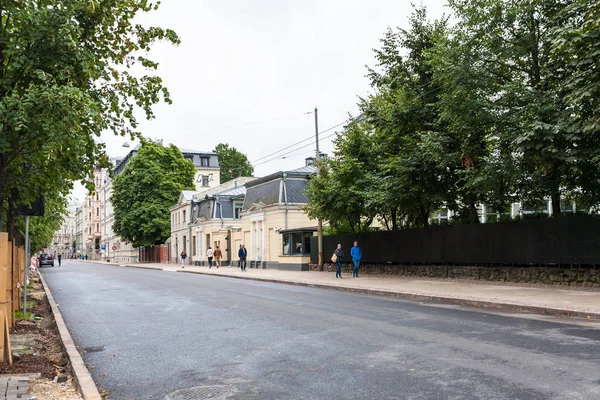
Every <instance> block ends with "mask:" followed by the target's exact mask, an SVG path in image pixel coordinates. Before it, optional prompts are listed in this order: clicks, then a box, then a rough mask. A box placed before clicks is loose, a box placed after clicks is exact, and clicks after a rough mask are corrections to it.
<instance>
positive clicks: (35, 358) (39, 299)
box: [0, 276, 81, 400]
mask: <svg viewBox="0 0 600 400" xmlns="http://www.w3.org/2000/svg"><path fill="white" fill-rule="evenodd" d="M32 280H33V285H32V286H33V289H32V291H31V295H30V296H28V301H31V302H32V304H31V311H32V314H33V320H30V321H18V322H17V324H16V326H15V327H14V328H11V329H10V334H11V347H13V348H14V349H15V350H13V363H12V364H11V365H0V374H33V373H39V374H41V376H42V379H39V380H36V381H35V382H33V383H32V384H31V385H30V390H31V391H32V393H31V394H32V395H34V396H35V397H36V399H37V400H55V399H61V400H62V399H65V400H72V399H77V400H79V399H81V397H80V396H79V394H77V390H76V386H75V384H74V383H73V382H72V378H71V377H70V376H69V378H68V380H67V382H63V383H58V382H55V381H54V379H55V378H56V377H57V376H58V375H67V374H69V368H68V361H67V357H66V356H65V354H64V352H63V347H62V342H61V340H60V336H59V334H58V330H57V329H56V325H55V324H54V319H53V316H52V312H51V309H50V305H49V303H48V300H47V299H46V295H45V293H44V291H43V288H42V285H41V283H39V278H38V277H36V276H34V277H32Z"/></svg>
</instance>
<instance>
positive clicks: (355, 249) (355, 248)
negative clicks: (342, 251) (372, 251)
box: [350, 240, 362, 278]
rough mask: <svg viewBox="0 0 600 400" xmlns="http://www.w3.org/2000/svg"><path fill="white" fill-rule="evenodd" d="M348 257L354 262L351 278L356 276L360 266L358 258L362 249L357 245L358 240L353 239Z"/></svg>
mask: <svg viewBox="0 0 600 400" xmlns="http://www.w3.org/2000/svg"><path fill="white" fill-rule="evenodd" d="M350 257H352V262H353V263H354V272H353V273H352V277H353V278H358V269H359V268H360V259H361V258H362V250H361V249H360V247H358V242H357V241H356V240H355V241H354V246H353V247H352V249H351V250H350Z"/></svg>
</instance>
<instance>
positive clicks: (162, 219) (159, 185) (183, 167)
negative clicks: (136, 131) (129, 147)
mask: <svg viewBox="0 0 600 400" xmlns="http://www.w3.org/2000/svg"><path fill="white" fill-rule="evenodd" d="M195 172H196V168H195V167H194V164H193V163H192V162H191V161H189V160H186V159H185V158H184V157H183V154H182V153H181V151H180V150H179V149H178V148H177V147H175V146H174V145H170V146H168V147H166V146H165V147H163V146H162V145H160V144H156V143H153V142H150V141H147V140H144V141H143V142H142V146H141V147H140V149H139V151H138V153H137V154H136V155H135V156H134V157H133V158H132V159H131V160H129V163H128V164H127V166H126V167H125V170H124V171H123V172H122V173H121V174H119V175H118V176H117V177H116V178H115V179H114V182H113V194H112V197H111V202H112V204H113V207H114V212H115V222H114V225H113V230H114V232H115V233H116V234H117V235H119V236H121V237H122V238H123V239H124V240H125V241H127V242H131V243H132V244H133V246H134V247H139V246H151V245H156V244H162V243H164V242H165V241H166V240H167V239H168V238H169V236H170V235H171V213H170V211H169V208H170V207H172V206H173V205H175V204H176V203H177V201H178V199H179V195H180V193H181V191H182V190H194V174H195Z"/></svg>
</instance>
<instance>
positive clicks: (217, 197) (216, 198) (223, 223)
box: [213, 196, 225, 228]
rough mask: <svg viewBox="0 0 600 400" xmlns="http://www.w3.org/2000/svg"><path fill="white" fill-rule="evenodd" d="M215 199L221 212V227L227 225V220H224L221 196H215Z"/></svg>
mask: <svg viewBox="0 0 600 400" xmlns="http://www.w3.org/2000/svg"><path fill="white" fill-rule="evenodd" d="M213 198H214V199H215V203H216V204H217V205H218V206H219V214H220V216H221V228H223V226H225V221H224V220H223V205H221V202H220V201H219V196H216V197H213Z"/></svg>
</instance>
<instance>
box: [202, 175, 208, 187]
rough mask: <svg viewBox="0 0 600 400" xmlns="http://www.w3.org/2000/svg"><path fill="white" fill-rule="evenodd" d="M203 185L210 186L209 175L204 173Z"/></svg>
mask: <svg viewBox="0 0 600 400" xmlns="http://www.w3.org/2000/svg"><path fill="white" fill-rule="evenodd" d="M202 186H208V175H202Z"/></svg>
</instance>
